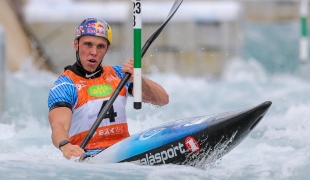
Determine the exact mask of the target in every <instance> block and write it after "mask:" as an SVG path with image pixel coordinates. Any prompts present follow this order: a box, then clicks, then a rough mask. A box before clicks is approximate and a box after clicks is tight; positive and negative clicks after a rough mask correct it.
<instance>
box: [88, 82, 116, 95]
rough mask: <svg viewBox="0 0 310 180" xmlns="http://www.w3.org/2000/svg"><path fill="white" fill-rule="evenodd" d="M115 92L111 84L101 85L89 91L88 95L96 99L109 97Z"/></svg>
mask: <svg viewBox="0 0 310 180" xmlns="http://www.w3.org/2000/svg"><path fill="white" fill-rule="evenodd" d="M112 92H113V87H112V86H111V85H109V84H99V85H95V86H91V87H89V88H88V89H87V93H88V94H89V95H90V96H94V97H104V96H108V95H110V94H111V93H112Z"/></svg>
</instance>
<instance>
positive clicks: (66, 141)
mask: <svg viewBox="0 0 310 180" xmlns="http://www.w3.org/2000/svg"><path fill="white" fill-rule="evenodd" d="M68 143H70V141H69V140H67V139H66V140H63V141H60V143H59V145H58V149H60V148H61V147H62V146H64V145H66V144H68Z"/></svg>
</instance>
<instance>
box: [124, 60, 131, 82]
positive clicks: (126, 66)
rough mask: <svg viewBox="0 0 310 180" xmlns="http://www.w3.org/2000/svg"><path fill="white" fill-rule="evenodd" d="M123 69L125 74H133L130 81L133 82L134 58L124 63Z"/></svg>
mask: <svg viewBox="0 0 310 180" xmlns="http://www.w3.org/2000/svg"><path fill="white" fill-rule="evenodd" d="M122 71H123V73H124V74H125V73H129V74H131V76H130V78H129V80H128V81H129V82H133V59H130V60H129V61H127V62H125V63H124V64H123V68H122Z"/></svg>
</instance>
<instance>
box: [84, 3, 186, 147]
mask: <svg viewBox="0 0 310 180" xmlns="http://www.w3.org/2000/svg"><path fill="white" fill-rule="evenodd" d="M182 2H183V0H176V1H175V2H174V4H173V6H172V8H171V10H170V12H169V14H168V16H167V19H166V21H165V22H164V23H163V24H162V25H161V26H160V27H159V28H158V29H157V30H156V31H155V32H154V33H153V34H152V35H151V37H149V39H148V40H147V41H146V43H145V44H144V46H143V48H142V54H141V57H143V55H144V54H145V52H146V51H147V50H148V48H149V47H150V45H151V44H152V43H153V41H154V40H155V39H156V38H157V36H158V35H159V34H160V33H161V31H162V30H163V29H164V28H165V26H166V25H167V23H168V22H169V20H170V19H171V18H172V16H173V15H174V14H175V12H176V11H177V10H178V8H179V6H180V5H181V3H182ZM130 76H131V74H129V73H125V76H124V78H123V79H122V80H121V82H120V83H119V84H118V86H117V87H116V89H115V91H114V92H113V94H112V96H111V98H110V99H109V100H108V102H107V103H106V105H105V106H104V107H103V109H102V111H101V112H100V113H99V115H98V117H97V119H96V121H95V123H94V124H93V126H92V127H91V128H90V130H89V131H88V133H87V135H86V136H85V139H84V140H83V142H82V144H81V145H80V147H81V148H82V149H85V147H86V145H87V144H88V142H89V141H90V139H91V137H92V136H93V135H94V133H95V132H96V130H97V128H98V127H99V125H100V123H101V121H102V120H103V119H104V117H105V116H106V114H107V112H108V111H109V110H110V108H111V107H112V105H113V103H114V101H115V99H116V98H117V96H118V95H119V93H120V91H121V90H122V89H123V87H124V86H125V85H126V83H127V81H128V80H129V78H130Z"/></svg>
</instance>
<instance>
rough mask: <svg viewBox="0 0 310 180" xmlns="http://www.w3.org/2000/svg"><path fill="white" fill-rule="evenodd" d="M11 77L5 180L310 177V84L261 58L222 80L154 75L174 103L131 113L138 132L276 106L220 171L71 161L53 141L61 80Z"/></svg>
mask: <svg viewBox="0 0 310 180" xmlns="http://www.w3.org/2000/svg"><path fill="white" fill-rule="evenodd" d="M24 67H25V68H24V69H23V70H21V71H19V72H17V73H14V74H12V73H7V74H6V75H7V78H6V80H7V81H6V85H7V86H6V97H7V100H6V101H7V103H6V105H7V107H6V111H5V114H4V115H2V116H1V117H0V144H1V146H0V164H1V165H0V178H1V179H152V180H153V179H154V180H157V179H158V180H160V179H178V180H179V179H191V180H196V179H238V180H239V179H307V177H308V171H309V169H310V82H309V79H304V78H301V77H299V76H298V75H279V74H278V75H268V74H267V73H266V72H265V71H264V69H263V68H262V67H261V66H260V64H259V63H257V62H256V61H246V62H241V61H237V62H236V63H234V64H232V65H230V66H229V68H228V69H227V70H226V73H225V74H224V76H223V78H222V79H209V80H207V79H198V78H185V79H183V78H181V77H179V76H177V75H173V74H170V75H169V74H165V75H163V74H161V75H160V74H158V75H151V76H150V78H151V79H154V80H155V81H157V82H159V83H160V84H162V85H163V87H165V89H166V90H167V91H168V93H169V94H170V104H169V105H167V106H165V107H161V108H158V107H154V106H149V105H146V104H143V109H142V110H140V111H136V110H133V108H132V99H131V100H129V103H128V106H127V110H128V116H129V128H130V132H131V133H135V132H139V131H141V130H144V129H146V128H149V127H151V126H155V125H159V124H161V123H163V122H166V121H170V120H176V119H181V118H186V117H192V116H198V115H207V114H214V113H219V112H226V111H233V110H237V109H242V108H247V107H250V106H254V105H257V104H259V103H261V102H263V101H267V100H270V101H272V102H273V105H272V106H271V108H270V110H269V111H268V112H267V114H266V116H265V117H264V118H263V120H262V121H261V122H260V124H258V125H257V126H256V128H255V129H254V131H253V132H252V133H251V134H250V135H249V136H248V137H247V138H246V139H245V140H244V141H243V142H242V143H241V144H240V145H239V146H238V147H236V148H235V149H233V150H232V151H231V152H230V153H229V154H227V155H225V156H224V157H223V158H222V159H221V160H219V161H218V162H217V164H216V166H215V167H210V168H208V169H205V170H203V169H196V168H193V167H186V166H176V165H164V166H154V167H153V166H152V167H148V166H138V165H134V164H131V163H122V164H88V163H77V162H72V161H68V160H66V159H64V158H63V157H62V154H61V153H60V151H59V150H57V149H56V148H55V147H54V146H53V145H52V143H51V139H50V133H51V130H50V128H49V124H48V120H47V113H48V110H47V95H48V91H49V88H50V87H52V85H53V82H54V80H55V79H56V78H57V77H58V75H55V74H51V73H47V72H40V71H37V70H35V69H33V68H32V67H29V66H27V65H26V66H24ZM308 77H310V76H308Z"/></svg>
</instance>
